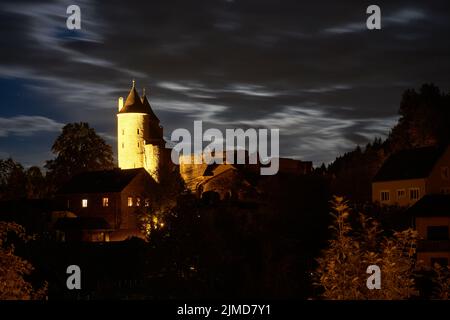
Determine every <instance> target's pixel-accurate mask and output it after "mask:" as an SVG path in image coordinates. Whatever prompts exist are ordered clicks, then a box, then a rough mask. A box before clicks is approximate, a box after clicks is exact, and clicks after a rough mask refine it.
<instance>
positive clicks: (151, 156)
mask: <svg viewBox="0 0 450 320" xmlns="http://www.w3.org/2000/svg"><path fill="white" fill-rule="evenodd" d="M144 151H145V155H144V168H145V170H147V172H148V173H149V174H150V175H151V176H152V177H153V179H155V181H156V182H159V178H160V170H161V157H162V154H161V147H160V146H159V145H153V144H147V145H145V148H144Z"/></svg>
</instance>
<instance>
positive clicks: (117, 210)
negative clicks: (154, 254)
mask: <svg viewBox="0 0 450 320" xmlns="http://www.w3.org/2000/svg"><path fill="white" fill-rule="evenodd" d="M156 187H157V184H156V182H155V181H154V179H153V178H152V177H151V176H150V174H149V173H148V172H147V171H146V170H145V169H144V168H137V169H127V170H121V169H113V170H103V171H92V172H85V173H81V174H79V175H77V176H75V177H73V178H72V179H71V180H70V181H69V182H68V183H67V184H66V185H65V186H64V187H63V188H61V189H60V190H59V191H58V193H57V196H56V201H57V203H58V204H59V208H60V209H61V210H65V211H70V212H73V213H74V214H75V215H76V216H77V217H79V218H103V219H104V220H105V222H106V224H105V225H104V226H109V228H106V227H105V229H108V230H110V229H111V230H112V232H111V233H110V235H109V238H110V240H111V241H114V240H124V239H126V238H127V237H129V236H139V235H140V233H139V226H138V219H137V213H138V211H139V210H140V209H142V207H144V206H146V205H148V204H149V201H150V200H151V193H152V190H154V188H156ZM81 222H83V223H84V222H86V221H85V220H81ZM81 222H78V224H77V225H78V226H84V225H88V226H89V228H90V229H86V232H87V231H88V230H93V229H92V225H91V224H90V222H92V221H90V222H88V223H87V224H83V223H81ZM95 222H96V223H95V224H96V225H98V220H96V221H95ZM69 223H73V224H76V223H75V222H73V220H71V222H69ZM66 224H67V222H66ZM71 227H73V226H71ZM94 229H95V228H94ZM95 230H98V229H95Z"/></svg>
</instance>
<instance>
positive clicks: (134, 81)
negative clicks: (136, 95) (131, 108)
mask: <svg viewBox="0 0 450 320" xmlns="http://www.w3.org/2000/svg"><path fill="white" fill-rule="evenodd" d="M135 86H136V80H134V79H133V85H132V87H131V88H132V89H134V87H135Z"/></svg>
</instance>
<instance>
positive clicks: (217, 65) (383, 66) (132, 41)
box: [0, 0, 450, 163]
mask: <svg viewBox="0 0 450 320" xmlns="http://www.w3.org/2000/svg"><path fill="white" fill-rule="evenodd" d="M72 2H73V1H46V2H40V3H37V2H35V1H9V2H8V1H6V2H5V1H2V3H1V4H0V33H1V36H0V45H1V48H2V50H1V51H0V80H2V82H7V83H9V84H14V86H12V85H9V86H3V87H1V89H0V90H1V92H2V95H3V96H4V97H5V96H6V97H7V98H4V99H2V100H1V101H2V102H0V104H1V106H2V108H1V109H0V110H1V111H0V122H1V121H3V122H5V123H7V124H9V129H5V128H3V129H0V148H1V150H0V154H2V155H4V154H12V155H13V156H16V157H17V158H19V159H21V160H23V161H24V162H27V163H33V162H35V163H41V162H42V161H43V157H44V156H48V152H49V150H50V147H51V141H50V137H52V138H53V135H54V132H53V131H52V130H54V129H55V128H57V127H58V126H59V125H60V124H61V123H66V122H73V121H87V122H89V123H90V124H91V125H92V126H93V127H95V128H96V130H97V131H99V132H101V133H102V134H103V135H104V136H105V138H106V139H107V140H108V141H109V142H110V143H115V141H114V136H115V130H116V129H115V121H116V117H115V111H116V106H117V98H118V97H119V96H124V95H126V93H127V91H128V89H129V86H130V83H131V79H132V78H135V79H136V80H137V83H138V86H139V87H143V86H145V87H147V91H150V97H151V101H150V102H151V104H152V106H153V108H154V109H155V111H156V112H157V114H158V116H159V117H160V119H161V120H162V122H163V125H164V126H165V128H166V133H165V134H166V136H167V137H169V136H170V132H171V131H172V130H173V129H175V128H179V127H186V128H191V127H192V121H193V120H200V119H202V120H204V121H205V126H206V127H208V126H209V127H218V128H220V129H224V128H228V127H232V128H235V127H244V128H246V127H254V126H256V127H278V128H280V132H281V139H282V141H281V148H280V151H281V153H282V155H285V156H293V157H300V158H304V159H311V160H313V161H315V162H316V163H319V162H322V161H325V162H327V161H331V160H332V159H334V157H335V156H336V155H338V154H339V153H342V152H344V151H347V150H349V149H352V148H353V147H354V145H355V144H365V143H367V142H368V141H370V140H371V139H373V138H374V137H375V136H383V135H386V134H387V133H388V131H389V128H390V127H391V126H392V125H393V124H394V123H395V121H396V119H397V109H398V105H399V101H400V97H401V93H402V91H403V90H405V89H406V88H409V87H417V86H419V85H420V84H421V83H423V82H435V83H436V84H438V85H440V86H441V88H442V89H444V90H448V89H449V87H450V81H449V79H448V74H449V71H450V62H449V60H448V57H449V54H450V45H449V44H448V41H445V39H444V38H443V37H444V35H445V34H448V32H449V31H450V30H449V29H450V23H449V22H448V21H449V20H448V14H449V7H450V5H449V4H448V3H447V1H433V2H432V3H431V2H423V1H421V2H411V1H379V2H378V5H379V6H380V7H381V11H382V27H383V29H382V30H380V31H368V30H366V29H365V27H364V26H365V17H366V14H365V11H366V8H367V6H368V5H370V4H371V3H365V2H361V1H345V3H344V2H343V1H339V2H332V1H308V2H306V1H294V0H290V1H282V2H281V1H267V0H262V1H261V0H260V1H256V0H255V1H238V0H236V1H222V0H203V1H195V2H191V1H181V0H180V1H175V0H172V1H148V2H144V1H126V2H123V1H108V2H104V1H77V2H76V4H78V5H79V6H80V7H81V11H82V30H81V31H77V32H73V31H68V30H67V29H66V21H65V19H66V13H65V10H66V8H67V6H68V5H70V4H73V3H72ZM11 90H14V92H18V93H20V94H21V95H25V96H28V97H29V98H28V99H26V100H23V99H20V98H17V97H16V96H15V95H13V94H10V93H11ZM19 116H26V117H30V119H34V120H37V119H40V120H42V119H47V120H46V121H48V127H49V128H52V129H48V128H44V127H45V125H44V127H42V126H40V125H36V126H33V125H31V126H30V128H31V129H30V130H29V131H27V132H33V133H35V132H36V134H35V135H38V134H37V131H36V130H40V129H42V130H40V131H39V132H40V134H42V135H45V134H46V132H47V135H46V137H47V139H40V140H39V141H40V142H36V139H34V138H31V137H30V138H29V139H28V140H25V139H23V137H20V139H21V140H20V143H21V144H19V146H18V144H17V141H16V140H15V139H18V138H17V133H19V132H21V131H20V130H21V129H19V127H20V126H21V124H20V123H18V122H17V119H18V117H19ZM44 122H45V121H44ZM32 123H33V124H35V122H32ZM38 123H39V122H38ZM11 124H14V125H11ZM15 124H17V129H15V127H14V126H15ZM11 126H13V127H14V128H13V129H11ZM32 128H34V129H32ZM39 128H40V129H39ZM1 130H3V131H1ZM33 130H35V131H33ZM1 132H4V134H1ZM30 143H33V146H35V148H37V146H36V143H37V145H38V146H39V147H40V149H39V150H40V151H36V154H33V155H32V154H30V149H29V148H28V147H27V146H28V145H29V144H30ZM20 146H22V147H21V148H20ZM33 150H37V149H33ZM37 154H40V155H41V156H37Z"/></svg>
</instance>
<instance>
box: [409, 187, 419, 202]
mask: <svg viewBox="0 0 450 320" xmlns="http://www.w3.org/2000/svg"><path fill="white" fill-rule="evenodd" d="M419 198H420V189H419V188H411V189H409V199H410V200H418V199H419Z"/></svg>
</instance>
